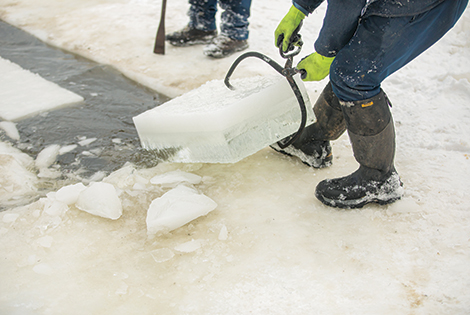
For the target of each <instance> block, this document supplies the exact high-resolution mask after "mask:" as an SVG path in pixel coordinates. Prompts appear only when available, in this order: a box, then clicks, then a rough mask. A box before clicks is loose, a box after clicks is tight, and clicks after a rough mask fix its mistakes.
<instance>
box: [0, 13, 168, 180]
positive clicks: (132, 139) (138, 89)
mask: <svg viewBox="0 0 470 315" xmlns="http://www.w3.org/2000/svg"><path fill="white" fill-rule="evenodd" d="M0 56H1V57H2V58H4V59H8V60H10V61H12V62H14V63H16V64H18V65H20V66H21V67H22V68H24V69H27V70H29V71H31V72H34V73H38V74H39V75H40V76H41V77H43V78H45V79H47V80H49V81H52V82H54V83H56V84H58V85H59V86H61V87H63V88H65V89H68V90H70V91H72V92H74V93H76V94H78V95H81V96H82V97H83V98H84V99H85V100H84V102H82V103H78V104H76V105H74V106H73V107H67V108H63V109H57V110H53V111H49V112H47V113H45V114H41V115H38V116H36V117H32V118H28V119H24V120H21V121H19V122H18V123H17V128H18V131H19V133H20V136H21V140H20V141H18V142H16V141H13V140H11V139H9V138H8V137H7V136H6V135H5V134H4V133H3V132H0V140H2V141H9V142H11V143H12V144H13V145H14V146H15V147H17V148H19V149H21V150H22V151H23V152H25V153H27V154H29V155H30V156H32V157H33V158H36V156H37V154H38V153H39V152H40V151H41V150H42V149H44V148H45V147H47V146H48V145H50V144H59V145H71V144H77V143H78V141H79V139H83V137H86V138H97V140H96V141H94V142H93V143H91V144H90V145H88V146H86V147H85V146H84V147H81V146H78V147H77V148H76V149H74V150H73V151H71V152H69V153H66V154H64V155H61V156H58V158H57V161H56V163H57V164H58V165H59V166H60V169H61V170H62V172H63V173H64V174H66V173H67V172H77V170H80V176H81V177H87V176H91V175H92V174H94V173H95V172H97V171H103V172H105V173H110V172H112V171H114V170H116V169H118V168H120V167H121V166H122V165H123V164H124V163H125V162H127V161H133V162H136V161H137V162H138V161H139V160H140V159H142V154H145V153H143V152H142V150H140V142H139V139H138V136H137V132H136V130H135V127H134V124H133V122H132V117H133V116H136V115H137V114H140V113H142V112H144V111H146V110H148V109H150V108H153V107H155V106H157V105H159V104H162V103H164V102H166V101H167V100H168V99H169V98H168V97H166V96H164V95H161V94H158V93H157V92H155V91H152V90H150V89H148V88H145V87H143V86H141V85H139V84H136V83H135V82H133V81H131V80H129V79H127V78H126V77H124V76H123V75H122V74H120V73H119V72H118V71H116V70H115V69H113V68H112V67H109V66H105V65H101V64H97V63H94V62H92V61H90V60H87V59H84V58H81V57H79V56H76V55H73V54H71V53H68V52H65V51H62V50H60V49H56V48H54V47H51V46H49V45H47V44H45V43H43V42H41V41H40V40H38V39H37V38H35V37H34V36H32V35H30V34H28V33H25V32H23V31H21V30H19V29H17V28H15V27H13V26H11V25H9V24H7V23H4V22H2V21H0ZM0 88H1V87H0ZM113 139H114V141H113ZM116 139H119V140H116ZM90 152H92V153H91V155H90Z"/></svg>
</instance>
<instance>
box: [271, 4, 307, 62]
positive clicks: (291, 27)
mask: <svg viewBox="0 0 470 315" xmlns="http://www.w3.org/2000/svg"><path fill="white" fill-rule="evenodd" d="M304 18H305V14H303V13H302V12H301V11H300V10H299V9H297V8H296V7H295V6H291V8H290V10H289V12H287V14H286V16H284V18H283V19H282V20H281V22H280V23H279V25H278V26H277V28H276V31H275V32H274V40H275V42H274V45H275V46H276V47H279V46H280V45H281V42H282V51H283V52H285V53H286V52H287V48H288V47H289V42H290V38H291V36H292V33H294V31H295V30H296V29H297V27H298V26H299V24H300V22H302V20H303V19H304Z"/></svg>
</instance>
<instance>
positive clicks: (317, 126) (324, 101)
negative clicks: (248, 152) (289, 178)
mask: <svg viewBox="0 0 470 315" xmlns="http://www.w3.org/2000/svg"><path fill="white" fill-rule="evenodd" d="M313 112H314V113H315V117H316V118H317V121H316V122H315V123H313V124H311V125H310V126H307V127H306V128H305V129H304V131H303V132H302V134H301V136H300V137H299V139H298V140H297V141H296V142H294V143H293V144H291V145H290V146H288V147H286V148H284V149H281V147H279V145H278V144H277V143H276V144H273V145H271V148H273V149H274V150H276V151H278V152H281V153H284V154H286V155H289V156H296V157H298V158H299V159H300V160H301V161H302V162H304V163H305V164H307V165H309V166H311V167H315V168H323V167H327V166H330V165H331V164H332V161H333V154H332V152H331V145H330V141H332V140H336V139H338V138H339V137H340V136H341V135H342V134H343V133H344V131H345V130H346V122H345V120H344V117H343V113H342V109H341V105H340V103H339V100H338V98H337V97H336V95H335V94H334V93H333V90H332V88H331V83H328V84H327V86H326V87H325V88H324V89H323V91H322V93H321V94H320V96H319V98H318V100H317V101H316V103H315V105H314V107H313Z"/></svg>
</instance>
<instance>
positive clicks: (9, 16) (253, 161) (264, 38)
mask: <svg viewBox="0 0 470 315" xmlns="http://www.w3.org/2000/svg"><path fill="white" fill-rule="evenodd" d="M290 5H291V4H290V2H289V1H285V0H271V1H268V0H258V1H253V4H252V14H251V18H250V39H249V43H250V48H249V50H254V51H259V52H261V53H264V54H266V55H268V56H270V57H272V58H273V59H275V60H277V61H279V62H282V60H281V59H280V57H278V53H277V50H276V48H275V47H274V45H273V33H274V29H275V28H276V25H277V23H278V22H279V20H280V19H281V18H282V17H283V15H284V14H285V12H287V10H288V8H289V6H290ZM160 6H161V2H160V1H150V0H113V1H111V0H95V1H73V0H61V1H59V0H35V1H34V2H32V1H27V0H0V19H1V20H2V21H5V22H7V23H9V24H11V25H14V26H16V27H19V28H21V29H23V30H25V31H27V32H29V33H31V34H33V35H34V36H36V37H37V38H39V39H41V40H42V41H44V42H46V43H48V44H50V45H53V46H56V47H59V48H62V49H65V50H67V51H70V52H73V53H75V54H77V55H80V56H83V57H86V58H89V59H91V60H94V61H96V62H99V63H102V64H105V65H110V66H112V67H114V68H116V69H117V70H119V71H120V72H121V73H123V74H124V75H126V76H127V77H129V78H131V79H133V80H135V81H138V82H139V83H141V84H143V85H145V86H147V87H149V88H151V89H153V90H155V91H158V92H159V93H163V94H165V95H167V96H169V97H171V98H174V97H176V96H179V95H182V94H184V93H186V92H190V91H192V90H194V89H196V88H198V87H200V86H202V85H203V84H205V83H206V82H208V81H211V80H221V79H223V77H224V76H225V73H226V71H227V70H228V69H229V67H230V65H231V64H232V62H233V61H234V60H235V58H236V57H237V56H238V55H234V56H231V57H229V58H226V59H221V60H213V59H209V58H207V57H205V56H204V55H203V54H202V46H195V47H187V48H175V47H171V46H168V45H167V47H166V54H165V55H155V54H153V53H152V49H153V42H154V38H155V33H156V30H157V27H158V19H159V15H160ZM187 9H188V4H187V1H186V0H176V1H168V7H167V20H166V27H167V32H171V31H174V30H177V29H179V28H181V27H182V26H184V24H185V23H186V21H187V16H186V15H185V13H186V11H187ZM324 12H325V6H324V5H323V6H321V7H320V8H319V9H318V10H317V12H315V13H314V14H312V15H311V16H310V17H308V19H307V20H306V21H305V23H304V26H303V28H302V31H301V34H302V36H303V38H304V42H305V45H304V48H303V52H302V54H301V56H304V55H307V54H309V53H311V52H312V51H313V42H314V40H315V38H316V35H317V34H318V31H319V28H320V26H321V21H322V18H323V14H324ZM0 57H2V58H3V59H4V58H5V57H4V56H2V55H1V54H0ZM3 59H2V60H1V62H0V69H1V70H2V73H3V72H4V71H5V72H6V70H5V68H4V66H5V63H6V64H10V62H9V61H5V62H4V61H3ZM5 60H6V59H5ZM297 61H298V60H297ZM16 69H17V68H16ZM23 71H24V72H22V71H20V72H21V73H22V75H25V74H26V75H27V77H30V76H34V77H37V75H36V74H34V73H31V72H28V71H27V70H23ZM273 74H274V75H275V72H273V70H272V69H271V68H270V67H269V66H267V65H266V64H264V63H263V62H261V61H258V60H255V59H254V60H250V61H246V62H244V63H242V64H241V65H240V66H239V68H238V69H237V71H236V73H235V75H234V79H235V78H237V79H243V78H248V77H250V78H251V77H254V76H259V75H263V76H268V75H273ZM12 78H13V79H18V77H17V76H16V75H12ZM40 81H41V82H43V81H42V80H40ZM469 81H470V13H469V10H468V9H467V10H466V12H465V13H464V15H463V16H462V18H461V19H460V21H459V22H458V23H457V25H456V26H455V27H454V28H453V29H452V30H451V31H450V32H449V33H448V34H447V35H446V36H445V37H444V38H443V39H442V40H441V41H439V42H438V43H437V44H436V45H435V46H433V47H432V48H431V49H429V50H428V51H426V52H425V53H424V54H423V55H422V56H420V57H418V58H417V59H416V60H414V61H413V62H411V63H410V64H409V65H407V66H406V67H405V68H404V69H402V70H401V71H399V72H398V73H395V74H393V75H392V76H391V77H389V78H388V79H387V80H386V81H385V82H384V84H383V88H384V90H385V91H386V92H387V94H388V96H389V98H390V99H391V102H392V104H393V108H392V114H393V117H394V121H395V126H396V133H397V153H396V158H395V164H396V168H397V171H398V172H399V174H400V176H401V179H402V181H403V182H404V185H405V197H404V198H403V199H402V200H400V201H398V202H396V203H394V204H391V205H388V206H382V207H380V206H377V205H368V206H366V207H364V208H363V209H360V210H338V209H334V208H329V207H326V206H324V205H322V204H321V203H320V202H319V201H318V200H317V199H316V198H315V197H314V189H315V186H316V185H317V183H318V182H319V181H321V180H323V179H325V178H332V177H337V176H342V175H347V174H349V173H351V172H352V171H354V170H355V169H356V168H357V164H356V162H355V160H354V158H353V156H352V152H351V147H350V144H349V140H348V138H347V136H346V135H344V136H342V137H341V138H340V139H339V140H338V141H336V142H334V143H333V154H334V162H333V166H332V167H330V168H326V169H321V170H316V169H312V168H309V167H307V166H305V165H304V164H302V163H301V162H300V161H299V160H296V159H294V158H289V157H287V156H284V155H281V154H279V153H277V152H275V151H273V150H271V149H269V148H265V149H262V150H261V151H259V152H257V153H255V154H253V155H251V156H249V157H247V158H245V159H243V160H241V161H240V162H237V163H233V164H210V163H207V164H204V163H197V164H179V163H160V164H158V165H156V166H154V167H141V166H139V165H135V164H133V163H132V161H130V160H129V162H128V163H123V165H122V167H121V168H120V169H118V170H117V171H114V172H111V173H110V172H108V171H106V170H105V168H104V166H103V170H97V171H96V173H95V174H91V175H90V176H88V177H84V176H75V174H74V173H73V172H71V173H70V172H68V171H67V172H66V171H65V170H64V169H63V168H62V167H61V166H59V165H58V163H57V161H58V160H59V159H60V158H61V157H62V156H64V155H65V154H67V152H70V150H73V149H74V148H72V147H71V146H69V145H65V144H62V143H59V142H57V143H55V144H52V145H48V146H46V147H45V148H44V150H41V152H38V153H37V154H34V155H28V154H26V153H25V152H22V151H21V150H20V149H21V148H18V144H19V143H20V142H21V141H22V140H24V137H25V135H24V134H22V133H21V132H19V130H18V129H17V124H19V123H20V121H21V119H22V118H21V117H19V118H17V120H16V119H13V118H7V117H5V116H3V115H2V113H3V112H2V110H4V109H5V107H4V106H6V105H3V104H7V105H8V104H10V103H9V102H6V103H4V102H5V101H6V100H7V97H6V96H4V97H2V100H1V102H0V104H1V105H0V117H2V120H1V121H0V139H1V142H0V253H1V254H0V255H1V256H0V314H21V315H23V314H26V315H29V314H54V315H55V314H100V315H101V314H113V315H114V314H176V315H178V314H257V315H259V314H263V315H264V314H296V315H297V314H308V315H310V314H426V315H428V314H459V315H460V314H462V315H463V314H468V313H469V311H470V267H469V266H470V181H469V178H470V140H469V139H470V124H469V121H470V107H469V104H470V82H469ZM0 82H3V81H0ZM11 82H14V81H13V80H8V83H9V85H8V86H9V87H8V95H10V97H16V96H18V95H19V94H20V93H21V96H22V97H23V99H24V101H22V102H24V104H29V102H30V101H31V98H28V97H27V96H28V95H24V94H27V92H24V85H23V84H13V85H10V83H11ZM20 82H23V81H22V80H20ZM325 84H326V81H323V82H319V83H308V84H306V87H307V91H309V93H310V95H315V93H317V92H318V91H319V90H321V89H322V88H323V86H324V85H325ZM33 85H35V84H34V83H32V84H31V88H33ZM0 86H1V85H0ZM41 89H42V91H43V94H47V95H50V97H48V98H47V99H50V100H56V99H59V94H58V93H62V92H64V91H63V90H62V89H60V88H58V87H57V86H55V85H53V84H49V85H47V86H46V87H42V88H41ZM65 90H67V89H65ZM15 91H17V93H15ZM2 93H5V91H2V92H0V95H5V94H2ZM79 96H81V97H84V95H79ZM31 97H33V94H31ZM46 103H47V102H46ZM59 103H61V104H55V105H53V106H51V104H50V103H49V104H47V105H40V106H41V108H36V109H37V111H35V113H40V114H39V115H47V112H48V111H50V107H61V106H73V105H70V104H69V105H67V104H68V103H69V101H68V100H63V101H61V102H59ZM312 103H314V100H312ZM38 104H39V103H38ZM41 104H42V103H41ZM18 106H21V103H20V105H18ZM25 106H26V105H25ZM38 106H39V105H38ZM42 106H44V107H42ZM47 106H49V107H47ZM15 109H18V108H15ZM146 109H147V108H143V109H142V112H143V111H144V110H146ZM17 112H20V113H21V111H17ZM35 113H31V115H34V114H35ZM64 119H65V118H64ZM78 136H80V135H77V138H76V143H73V144H70V145H72V146H73V145H75V146H76V147H83V148H88V147H89V146H92V145H96V144H97V143H98V144H99V143H100V142H99V141H100V139H95V138H93V137H92V136H91V135H88V136H87V137H81V138H80V137H78ZM113 141H115V142H116V144H119V143H120V142H121V141H122V140H121V139H118V138H113ZM98 149H99V148H98ZM90 154H94V155H99V154H103V151H100V150H97V148H94V149H93V150H90ZM107 154H108V153H107ZM115 154H116V158H117V155H119V154H120V152H119V151H116V152H115ZM64 177H65V178H67V180H63V179H62V178H64ZM46 182H47V183H48V184H47V185H45V183H46ZM175 213H178V214H179V215H175Z"/></svg>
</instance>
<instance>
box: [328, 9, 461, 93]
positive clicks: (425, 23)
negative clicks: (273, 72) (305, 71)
mask: <svg viewBox="0 0 470 315" xmlns="http://www.w3.org/2000/svg"><path fill="white" fill-rule="evenodd" d="M467 4H468V0H448V1H444V2H443V3H441V4H439V5H438V6H436V7H434V8H433V9H431V10H429V11H427V12H425V13H422V14H419V15H415V16H406V17H381V16H376V15H372V16H367V17H366V18H364V19H363V20H362V21H360V23H359V25H358V28H357V30H356V32H355V34H354V35H353V37H352V38H351V40H350V41H349V43H348V44H347V45H346V46H345V47H344V48H342V49H341V50H340V51H339V52H338V54H337V55H336V58H335V60H334V61H333V63H332V65H331V68H330V81H331V83H332V87H333V92H334V93H335V94H336V96H337V97H338V98H339V99H340V100H343V101H361V100H365V99H369V98H371V97H373V96H375V95H377V94H379V92H380V85H381V83H382V81H383V80H385V78H387V77H388V76H389V75H391V74H392V73H394V72H395V71H397V70H399V69H400V68H402V67H403V66H405V65H406V64H407V63H409V62H410V61H411V60H413V59H414V58H416V57H417V56H418V55H420V54H421V53H422V52H424V51H425V50H426V49H428V48H429V47H431V46H432V45H433V44H434V43H436V42H437V41H438V40H439V39H440V38H441V37H442V36H444V34H445V33H447V31H449V30H450V29H451V28H452V27H453V26H454V25H455V23H456V22H457V20H458V19H459V17H460V16H461V15H462V13H463V11H464V10H465V7H466V6H467ZM430 66H432V65H430Z"/></svg>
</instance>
